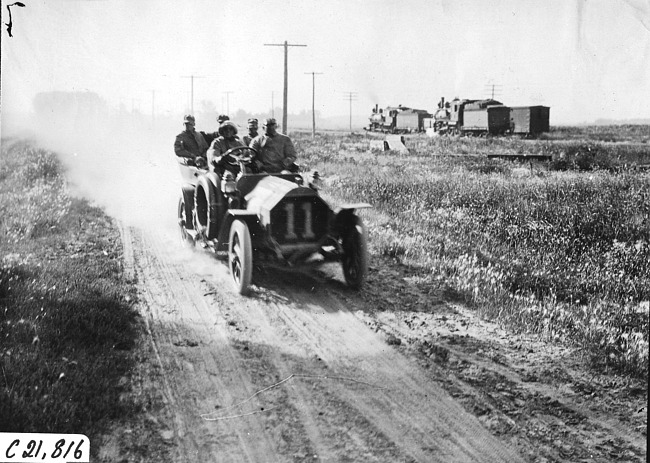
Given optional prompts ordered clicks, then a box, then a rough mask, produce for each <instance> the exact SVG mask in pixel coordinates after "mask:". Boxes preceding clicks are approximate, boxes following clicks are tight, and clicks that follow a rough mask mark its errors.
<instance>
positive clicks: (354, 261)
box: [341, 217, 368, 289]
mask: <svg viewBox="0 0 650 463" xmlns="http://www.w3.org/2000/svg"><path fill="white" fill-rule="evenodd" d="M342 244H343V258H342V260H341V265H342V266H343V276H344V277H345V282H346V283H347V284H348V286H349V287H350V288H353V289H359V288H360V287H361V286H362V285H363V282H364V280H365V278H366V273H367V272H368V238H367V236H366V228H365V227H364V225H363V222H362V221H361V219H360V218H359V217H354V219H353V222H352V223H351V224H350V227H349V228H348V230H347V231H346V232H345V234H344V236H343V243H342Z"/></svg>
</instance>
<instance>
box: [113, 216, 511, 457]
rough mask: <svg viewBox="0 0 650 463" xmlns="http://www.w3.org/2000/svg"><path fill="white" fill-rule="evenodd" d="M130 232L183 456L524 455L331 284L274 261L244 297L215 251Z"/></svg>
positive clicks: (131, 258) (133, 264) (128, 243)
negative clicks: (187, 249) (275, 266)
mask: <svg viewBox="0 0 650 463" xmlns="http://www.w3.org/2000/svg"><path fill="white" fill-rule="evenodd" d="M122 234H123V240H124V248H125V262H126V265H127V267H130V268H131V269H132V271H133V273H134V275H135V277H136V278H137V280H138V283H139V288H140V299H141V302H140V307H141V310H142V312H143V316H144V318H145V320H146V324H147V327H148V332H149V336H150V340H151V343H152V344H153V346H154V347H155V352H156V354H157V360H156V361H157V362H158V363H159V366H160V369H161V370H162V372H163V373H162V375H161V377H162V378H163V381H162V382H163V383H164V384H159V385H158V387H159V388H162V390H163V391H164V396H165V402H166V407H165V409H166V410H165V413H166V414H167V416H169V417H170V418H171V421H172V422H171V423H170V425H171V426H172V427H173V431H174V437H173V441H174V444H175V445H174V448H173V449H174V450H173V452H172V453H173V461H252V462H261V461H391V462H392V461H423V462H435V461H440V462H451V461H459V462H466V461H485V462H496V461H508V462H513V461H521V459H520V458H519V456H518V455H517V454H516V453H515V452H514V451H513V450H511V449H510V448H509V447H508V446H506V445H505V444H504V443H503V442H501V441H500V440H498V439H497V438H496V437H494V436H493V435H492V434H490V433H489V432H488V431H487V430H486V429H485V427H484V426H483V425H482V424H481V423H480V422H479V421H478V420H477V419H476V418H475V417H474V416H472V415H471V414H469V413H467V412H466V411H465V410H464V409H463V408H462V406H461V405H459V404H458V403H457V402H456V401H455V400H454V399H453V398H452V397H451V396H450V395H449V394H448V393H447V392H445V391H444V390H443V389H442V388H441V387H440V386H438V385H436V384H435V383H434V382H432V381H430V380H429V379H428V378H427V375H426V374H425V373H424V372H422V371H421V368H420V367H419V366H418V365H417V364H416V363H415V362H414V361H412V360H410V359H409V358H408V357H406V356H404V355H403V354H401V353H400V352H398V351H397V350H396V349H394V348H393V347H391V346H389V345H388V344H387V343H386V342H385V340H384V339H383V338H382V336H381V335H380V334H378V333H375V332H374V331H373V330H372V329H370V328H369V327H368V326H367V325H366V324H365V323H364V322H363V321H361V320H360V319H358V318H357V317H356V316H355V315H354V313H353V311H354V307H350V306H348V304H349V301H346V298H345V297H341V296H340V295H338V291H331V287H329V286H328V284H327V282H325V281H318V280H314V279H313V277H310V276H301V275H295V274H291V273H282V272H281V273H279V274H278V273H276V272H273V271H271V272H269V274H268V275H267V276H266V277H263V280H265V281H264V284H263V285H262V286H261V287H255V288H254V292H253V295H252V296H251V297H249V298H242V297H240V296H237V295H235V294H234V293H233V292H232V291H231V290H230V288H229V282H228V276H227V275H226V274H225V272H226V270H225V266H224V265H223V264H222V263H220V262H218V261H216V260H215V259H213V258H211V257H209V256H207V255H205V253H201V252H198V253H196V252H195V253H193V254H190V253H184V254H182V255H181V254H179V253H178V252H176V249H177V246H178V244H177V243H176V242H175V240H173V239H172V238H170V237H167V236H165V235H163V234H162V233H160V232H155V231H154V232H149V231H147V232H145V231H142V230H140V229H134V228H128V227H122ZM330 286H331V285H330ZM291 375H294V376H293V377H291ZM287 378H290V379H289V380H287V381H286V382H283V383H282V384H278V383H280V382H281V381H282V380H285V379H287ZM274 385H275V386H274ZM269 386H271V387H270V388H269ZM266 388H269V389H268V390H265V391H264V392H263V393H260V394H257V395H255V396H254V397H253V398H252V399H251V400H248V401H246V402H245V403H243V404H241V405H240V406H234V407H233V405H234V404H238V403H240V402H242V401H245V400H246V399H247V398H249V397H251V396H253V395H254V394H255V393H256V392H258V391H261V390H264V389H266ZM206 413H207V414H209V415H208V416H209V417H211V418H223V417H224V416H232V415H245V414H248V413H254V414H251V415H249V416H238V417H237V418H232V419H218V420H216V421H206V420H204V419H203V418H201V414H206Z"/></svg>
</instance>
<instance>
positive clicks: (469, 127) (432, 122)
mask: <svg viewBox="0 0 650 463" xmlns="http://www.w3.org/2000/svg"><path fill="white" fill-rule="evenodd" d="M549 113H550V108H549V107H548V106H514V107H510V106H505V105H503V104H502V103H501V102H499V101H496V100H493V99H487V100H467V99H462V100H461V99H459V98H455V99H453V100H452V101H451V102H449V101H447V102H446V101H445V99H444V97H443V98H441V99H440V102H439V103H438V109H437V110H436V111H435V113H434V114H433V115H431V114H429V113H428V112H427V111H424V110H418V109H411V108H407V107H404V106H401V105H400V106H398V107H388V108H386V110H385V111H384V110H381V109H378V106H377V105H375V108H374V109H373V112H372V115H371V116H370V124H369V126H368V128H367V129H366V130H369V131H377V132H389V133H409V132H415V131H417V132H421V131H424V130H426V131H427V133H430V132H433V133H435V134H439V135H461V136H477V137H484V136H488V135H494V136H496V135H506V134H517V135H523V136H536V135H538V134H540V133H543V132H548V131H549Z"/></svg>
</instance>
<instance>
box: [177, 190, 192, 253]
mask: <svg viewBox="0 0 650 463" xmlns="http://www.w3.org/2000/svg"><path fill="white" fill-rule="evenodd" d="M188 220H191V219H188V217H187V208H186V207H185V199H184V198H183V196H182V195H181V197H180V199H179V200H178V228H179V231H180V238H181V244H182V245H183V246H185V247H194V238H193V237H192V235H190V234H189V232H188V231H187V228H186V227H187V223H188V222H187V221H188Z"/></svg>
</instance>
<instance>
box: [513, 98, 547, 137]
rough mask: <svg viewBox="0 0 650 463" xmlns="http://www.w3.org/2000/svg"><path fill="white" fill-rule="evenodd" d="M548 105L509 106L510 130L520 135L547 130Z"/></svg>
mask: <svg viewBox="0 0 650 463" xmlns="http://www.w3.org/2000/svg"><path fill="white" fill-rule="evenodd" d="M550 110H551V108H549V107H548V106H513V107H512V108H510V132H511V133H514V134H518V135H522V136H526V137H529V136H533V137H534V136H537V135H539V134H540V133H543V132H548V131H549V124H548V120H549V113H550Z"/></svg>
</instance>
